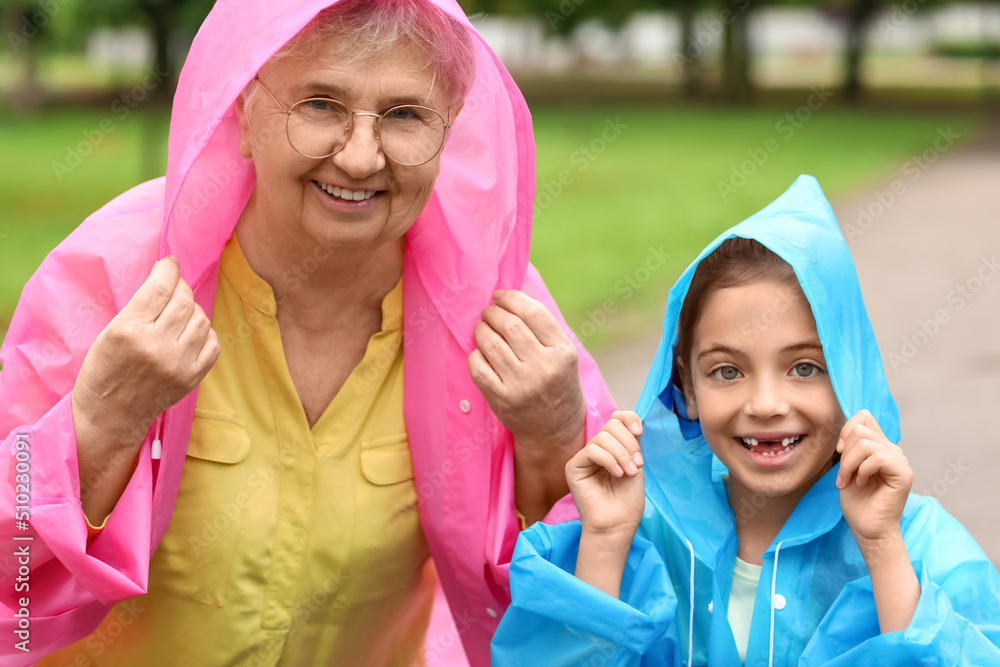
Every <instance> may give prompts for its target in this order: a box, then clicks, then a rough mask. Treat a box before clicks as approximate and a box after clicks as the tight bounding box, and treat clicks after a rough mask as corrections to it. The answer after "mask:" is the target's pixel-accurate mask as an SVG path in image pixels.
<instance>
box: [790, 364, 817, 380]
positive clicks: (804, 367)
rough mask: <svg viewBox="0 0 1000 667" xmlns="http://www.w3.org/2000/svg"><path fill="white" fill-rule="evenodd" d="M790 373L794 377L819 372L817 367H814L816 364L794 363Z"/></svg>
mask: <svg viewBox="0 0 1000 667" xmlns="http://www.w3.org/2000/svg"><path fill="white" fill-rule="evenodd" d="M792 373H793V374H794V375H795V376H796V377H800V378H807V377H812V376H813V375H816V374H817V373H819V368H817V367H816V364H796V365H795V367H794V368H793V369H792Z"/></svg>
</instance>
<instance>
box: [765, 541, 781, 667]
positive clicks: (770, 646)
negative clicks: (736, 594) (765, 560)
mask: <svg viewBox="0 0 1000 667" xmlns="http://www.w3.org/2000/svg"><path fill="white" fill-rule="evenodd" d="M781 545H782V542H778V546H776V547H775V548H774V570H773V572H772V573H771V636H770V637H769V638H768V642H767V665H768V667H774V582H775V580H776V579H777V578H778V552H779V551H781Z"/></svg>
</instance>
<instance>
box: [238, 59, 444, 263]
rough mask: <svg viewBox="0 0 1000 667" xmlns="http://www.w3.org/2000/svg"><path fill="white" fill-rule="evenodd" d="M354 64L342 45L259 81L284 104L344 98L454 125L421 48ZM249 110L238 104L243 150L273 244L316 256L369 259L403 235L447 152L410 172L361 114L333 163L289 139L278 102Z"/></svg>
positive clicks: (366, 108) (261, 99)
mask: <svg viewBox="0 0 1000 667" xmlns="http://www.w3.org/2000/svg"><path fill="white" fill-rule="evenodd" d="M338 62H350V61H349V59H347V58H337V52H336V48H335V47H331V49H330V51H329V52H328V53H324V54H322V57H319V58H317V57H311V58H308V59H306V58H302V57H297V56H295V55H289V56H288V57H285V58H283V59H280V60H279V61H278V62H277V63H275V64H274V66H273V67H271V68H269V69H268V70H267V72H266V73H265V74H264V75H262V76H261V80H262V81H263V83H264V85H265V86H267V88H268V89H269V90H270V91H271V92H272V93H273V94H274V96H275V97H276V98H277V99H278V100H279V101H281V103H282V104H284V105H285V107H286V108H289V107H291V106H292V105H294V104H295V103H296V102H298V101H300V100H302V99H305V98H310V97H330V98H333V99H337V100H340V101H341V102H343V103H345V104H346V105H348V106H349V107H350V108H351V109H352V110H353V111H355V112H369V113H376V114H380V113H382V112H384V111H386V110H387V109H389V108H390V107H393V106H396V105H399V104H421V105H426V106H429V107H431V108H434V109H435V110H437V111H438V112H440V113H441V115H442V116H444V117H445V118H446V119H447V118H448V117H449V112H450V113H451V118H452V119H453V118H454V116H455V115H456V114H457V109H455V108H452V109H449V107H448V102H449V101H450V97H449V95H448V94H447V92H446V91H445V90H443V88H442V87H441V86H440V85H434V70H433V68H431V67H429V66H428V62H427V58H426V57H425V56H424V55H423V54H422V53H421V52H419V51H418V50H417V49H415V48H414V47H411V46H406V45H403V46H401V47H400V49H399V50H398V51H397V52H395V54H393V55H392V56H391V57H381V58H374V59H371V60H365V61H356V62H352V63H350V64H344V65H338V64H336V63H338ZM259 93H260V94H259V95H258V96H257V99H256V102H255V103H254V104H253V105H252V107H251V108H244V107H243V105H242V104H241V103H238V104H237V113H238V115H239V120H240V131H241V141H240V148H241V152H242V153H243V155H244V157H247V158H250V159H252V160H253V162H254V167H255V169H256V172H257V182H256V185H255V189H254V199H253V200H252V203H253V204H254V205H255V206H256V207H257V208H258V214H259V217H260V219H261V220H263V221H265V222H264V224H266V225H267V227H268V231H269V232H272V233H271V234H269V238H272V239H274V242H275V243H288V244H292V245H293V246H295V247H301V249H302V250H304V251H305V252H307V253H308V252H310V248H309V246H316V245H321V246H322V247H324V248H326V249H328V250H334V249H339V250H359V251H362V252H364V251H366V250H371V249H373V248H376V247H378V246H381V245H383V244H385V243H387V242H389V241H392V240H395V239H398V238H399V237H401V236H402V235H403V234H404V233H405V232H406V230H407V229H409V227H410V225H412V224H413V222H414V220H415V219H416V217H417V215H418V214H419V213H420V212H421V211H422V210H423V208H424V206H425V205H426V204H427V202H428V200H429V199H430V195H431V191H432V190H433V188H434V181H435V179H436V178H437V174H438V168H439V165H440V154H439V155H438V156H437V157H435V158H434V159H433V160H431V161H430V162H428V163H426V164H423V165H420V166H416V167H412V166H401V165H399V164H396V163H394V162H392V161H391V160H388V159H386V157H385V155H384V154H383V152H382V149H381V146H380V145H379V142H378V139H377V138H376V134H375V121H376V118H374V117H371V116H359V117H357V118H356V119H355V128H354V132H353V135H352V136H351V139H350V141H349V142H348V143H347V145H346V146H345V147H344V148H343V149H342V150H341V151H340V152H338V153H336V154H334V155H333V156H331V157H328V158H322V159H314V158H307V157H303V156H302V155H300V154H298V153H297V152H295V150H293V148H292V147H291V145H290V144H289V142H288V139H287V136H286V132H285V119H286V116H285V114H284V113H283V112H282V110H281V108H280V107H279V105H278V103H277V102H276V101H275V100H274V99H272V98H271V96H270V95H268V94H267V93H266V92H265V91H263V90H261V91H259Z"/></svg>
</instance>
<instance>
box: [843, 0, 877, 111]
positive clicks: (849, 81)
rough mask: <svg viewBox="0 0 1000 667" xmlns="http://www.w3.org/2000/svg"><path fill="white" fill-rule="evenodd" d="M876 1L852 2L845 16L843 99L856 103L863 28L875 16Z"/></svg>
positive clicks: (858, 96) (863, 45) (859, 83)
mask: <svg viewBox="0 0 1000 667" xmlns="http://www.w3.org/2000/svg"><path fill="white" fill-rule="evenodd" d="M877 6H878V0H854V5H853V6H852V7H851V11H850V13H849V14H848V15H847V44H846V45H845V48H844V58H845V62H844V98H845V99H846V100H847V101H848V102H857V101H858V100H859V99H860V97H861V58H862V56H863V54H864V47H865V44H864V33H865V28H867V27H868V24H869V23H870V22H871V19H872V17H874V16H875V10H876V8H877Z"/></svg>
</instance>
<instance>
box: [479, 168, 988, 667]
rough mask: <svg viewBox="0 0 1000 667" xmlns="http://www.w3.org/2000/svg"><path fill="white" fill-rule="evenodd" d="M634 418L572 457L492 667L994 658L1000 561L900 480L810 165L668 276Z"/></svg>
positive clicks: (529, 539) (538, 533)
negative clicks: (560, 520)
mask: <svg viewBox="0 0 1000 667" xmlns="http://www.w3.org/2000/svg"><path fill="white" fill-rule="evenodd" d="M637 412H638V414H639V415H641V416H642V417H643V422H640V420H639V417H638V416H636V415H635V414H634V413H626V412H619V413H616V415H615V417H614V418H612V419H611V421H609V422H608V423H607V425H606V426H605V427H604V430H603V431H602V432H601V433H600V434H598V435H597V436H595V437H594V438H593V439H592V440H591V441H590V442H589V443H588V444H587V446H586V447H585V448H584V449H583V450H582V451H580V453H579V454H577V456H575V457H574V458H573V459H572V460H571V461H570V463H569V464H568V465H567V467H566V475H567V480H568V482H569V485H570V488H571V490H572V492H573V498H574V500H575V501H576V504H577V507H578V508H579V511H580V517H581V522H580V523H576V522H573V523H568V524H562V525H557V526H546V525H543V524H535V526H534V527H532V528H531V529H530V530H528V531H526V532H524V533H522V534H521V536H520V538H519V540H518V543H517V548H516V550H515V552H514V559H513V562H512V564H511V570H510V571H511V590H512V595H513V603H512V605H511V607H510V609H509V610H508V611H507V614H506V616H505V617H504V619H503V621H502V622H501V624H500V627H499V629H498V631H497V633H496V635H495V637H494V640H493V664H494V665H545V666H546V667H548V666H551V665H678V664H684V665H719V666H725V667H731V666H734V665H740V664H744V665H747V666H750V665H754V666H758V665H760V666H763V665H766V666H768V667H772V666H774V665H820V664H824V665H827V664H829V665H852V666H853V665H861V664H865V665H868V664H872V665H875V664H877V665H890V664H892V665H913V664H933V665H969V666H972V665H975V666H977V667H978V666H983V665H1000V648H998V645H1000V575H998V573H997V570H996V568H995V567H994V566H993V565H992V564H991V563H990V561H989V559H987V557H986V555H985V554H984V553H983V551H982V550H981V549H980V548H979V546H978V545H977V544H976V542H975V540H973V538H972V537H971V536H970V535H969V533H968V532H966V530H965V529H964V528H963V527H962V526H961V525H960V524H959V523H958V522H957V521H956V520H955V519H954V518H952V517H951V516H950V515H949V514H948V513H947V512H945V511H944V510H943V509H942V508H941V506H940V505H939V504H938V503H937V501H935V500H934V499H932V498H925V497H921V496H916V495H910V494H909V490H910V485H911V481H912V471H911V470H910V467H909V465H908V463H907V460H906V456H905V454H904V452H903V450H902V449H901V448H900V447H899V446H897V445H896V444H893V443H896V442H898V441H899V417H898V411H897V408H896V404H895V402H894V401H893V399H892V396H891V395H890V393H889V387H888V385H887V383H886V379H885V374H884V372H883V368H882V362H881V358H880V356H879V351H878V347H877V345H876V342H875V336H874V334H873V332H872V328H871V324H870V322H869V320H868V315H867V313H866V311H865V308H864V302H863V301H862V297H861V289H860V286H859V284H858V279H857V274H856V272H855V269H854V264H853V261H852V260H851V256H850V253H849V252H848V249H847V245H846V244H845V242H844V239H843V237H842V236H841V233H840V230H839V227H838V226H837V222H836V220H835V218H834V215H833V211H832V210H831V209H830V206H829V204H828V203H827V202H826V199H825V198H824V197H823V193H822V191H821V190H820V188H819V185H818V183H817V182H816V181H815V179H813V178H811V177H808V176H802V177H800V178H799V179H798V180H797V181H796V182H795V184H794V185H793V186H792V187H791V188H790V189H789V190H788V192H786V193H785V194H784V195H782V196H781V197H780V198H779V199H778V200H776V201H775V202H774V203H772V204H771V205H770V206H768V207H767V208H765V209H764V210H763V211H761V212H760V213H758V214H756V215H754V216H753V217H751V218H749V219H748V220H746V221H744V222H743V223H741V224H740V225H737V226H736V227H734V228H733V229H731V230H729V231H727V232H726V233H724V234H722V235H721V236H720V237H719V238H718V239H716V240H715V241H714V242H713V243H712V244H711V245H709V247H708V248H706V249H705V251H704V252H702V254H701V255H700V256H699V257H698V259H697V260H696V261H695V262H694V263H693V264H692V265H691V266H690V267H688V269H687V271H685V273H684V274H683V275H682V276H681V278H680V279H679V280H678V281H677V284H676V285H675V286H674V288H673V289H672V290H671V291H670V296H669V299H668V302H667V315H666V319H665V323H664V335H663V340H662V341H661V344H660V349H659V351H658V353H657V356H656V359H655V360H654V362H653V367H652V369H651V370H650V374H649V377H648V379H647V381H646V386H645V389H644V391H643V394H642V397H641V398H640V399H639V404H638V407H637ZM640 435H642V441H643V451H642V452H641V453H640V450H639V439H640ZM935 445H938V446H949V447H951V446H960V443H926V444H925V446H935Z"/></svg>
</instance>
